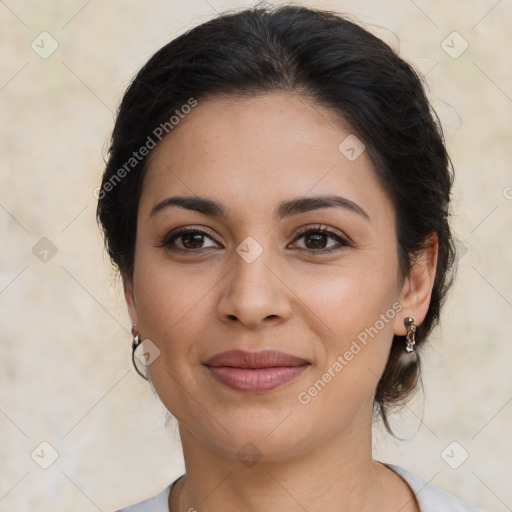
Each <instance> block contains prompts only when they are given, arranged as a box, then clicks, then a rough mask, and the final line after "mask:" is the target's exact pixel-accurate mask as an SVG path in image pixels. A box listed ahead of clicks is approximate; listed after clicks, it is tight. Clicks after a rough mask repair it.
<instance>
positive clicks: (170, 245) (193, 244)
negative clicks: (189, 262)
mask: <svg viewBox="0 0 512 512" xmlns="http://www.w3.org/2000/svg"><path fill="white" fill-rule="evenodd" d="M207 240H210V241H211V242H213V243H211V244H209V245H204V244H205V242H207ZM160 247H165V248H166V249H170V250H181V251H190V252H198V251H200V250H203V249H209V248H211V247H218V244H217V242H215V240H213V238H212V236H211V235H210V234H209V233H207V232H206V231H203V230H200V229H190V228H181V229H179V230H177V231H173V232H172V233H170V234H169V235H167V236H166V237H165V238H164V239H163V240H162V243H161V244H160Z"/></svg>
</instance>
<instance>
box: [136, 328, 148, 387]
mask: <svg viewBox="0 0 512 512" xmlns="http://www.w3.org/2000/svg"><path fill="white" fill-rule="evenodd" d="M136 327H137V326H136V325H134V326H133V327H132V336H133V342H132V364H133V367H134V368H135V371H136V372H137V373H138V374H139V375H140V376H141V377H142V378H143V379H144V380H148V378H147V377H146V376H145V375H144V374H143V373H142V372H141V371H140V370H139V367H138V366H137V364H136V363H135V351H136V350H137V348H138V346H139V345H140V344H141V343H142V340H141V339H140V334H139V331H138V330H137V329H136Z"/></svg>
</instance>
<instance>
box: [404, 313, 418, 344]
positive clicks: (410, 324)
mask: <svg viewBox="0 0 512 512" xmlns="http://www.w3.org/2000/svg"><path fill="white" fill-rule="evenodd" d="M404 325H405V327H406V328H407V335H406V336H405V341H406V343H407V346H406V347H405V350H406V351H407V352H409V353H411V352H414V345H415V344H416V329H417V328H418V326H417V325H416V324H415V323H414V318H412V317H410V316H408V317H406V318H404Z"/></svg>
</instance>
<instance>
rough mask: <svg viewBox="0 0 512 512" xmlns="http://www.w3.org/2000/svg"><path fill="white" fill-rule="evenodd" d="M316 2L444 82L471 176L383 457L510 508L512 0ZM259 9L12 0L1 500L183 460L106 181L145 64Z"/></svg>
mask: <svg viewBox="0 0 512 512" xmlns="http://www.w3.org/2000/svg"><path fill="white" fill-rule="evenodd" d="M304 3H305V4H306V5H312V6H316V7H324V8H330V9H333V10H336V11H338V12H347V13H350V14H352V15H354V16H355V17H356V18H357V19H358V20H359V21H360V22H361V23H362V24H363V25H365V26H366V27H367V28H368V29H370V30H371V31H372V32H374V33H375V34H376V35H378V36H380V37H382V38H383V39H385V40H386V41H387V42H388V43H390V44H391V45H392V46H393V47H395V48H399V50H400V55H401V56H402V57H404V58H405V59H407V60H408V61H410V62H412V63H413V64H414V65H415V66H416V67H417V68H418V69H419V70H421V71H422V72H423V73H424V74H426V78H427V81H428V84H429V95H430V98H431V101H432V103H433V105H434V107H435V108H436V110H437V112H438V114H439V116H440V118H441V120H442V122H443V124H444V128H445V134H446V139H447V144H448V149H449V151H450V154H451V157H452V159H453V163H454V165H455V169H456V173H457V182H456V186H455V198H454V199H455V200H454V205H453V207H454V228H455V230H456V233H457V235H458V237H459V239H460V243H459V247H460V250H461V259H460V266H459V275H458V281H457V284H456V285H455V287H454V288H453V290H452V293H451V297H450V300H449V302H448V303H447V304H446V307H445V310H444V316H443V321H442V325H441V327H440V328H439V329H438V330H437V331H436V335H435V336H434V338H433V340H432V345H431V348H430V349H429V350H428V351H426V352H425V354H424V359H423V361H424V381H425V392H424V394H423V395H418V398H417V399H416V400H415V401H413V402H412V403H411V404H410V406H409V407H407V408H406V409H405V410H404V411H403V412H402V413H401V414H399V415H397V416H396V417H395V421H394V425H395V427H396V428H397V432H398V434H399V435H400V436H401V437H403V438H406V440H405V441H403V442H398V441H395V440H393V439H390V438H389V437H388V436H386V435H384V433H383V432H382V430H380V429H378V428H377V429H376V433H375V441H376V445H375V457H376V458H378V459H379V460H383V461H387V462H392V463H396V464H399V465H402V466H405V467H407V468H408V469H410V470H412V471H414V472H416V473H417V474H418V475H419V476H421V477H422V478H423V479H424V480H427V481H431V482H432V483H433V484H435V485H438V486H441V487H444V488H445V489H447V490H448V491H450V492H452V493H454V494H456V495H458V496H460V497H461V498H462V499H463V500H464V501H467V502H468V503H470V504H473V505H475V506H477V507H480V508H482V509H483V510H486V511H493V512H502V511H507V510H512V487H511V486H510V482H511V478H512V436H511V435H510V432H511V426H512V379H511V377H510V376H511V369H512V337H511V332H512V320H511V318H512V271H511V268H512V265H511V257H510V249H511V241H510V239H511V237H510V234H511V232H512V171H511V162H512V129H511V119H512V76H511V73H512V66H511V65H510V48H511V47H512V31H511V27H512V2H510V1H509V0H502V1H496V0H481V1H465V0H464V1H463V0H453V1H451V2H443V1H441V0H431V1H428V0H415V1H412V0H409V1H408V0H397V1H393V2H391V1H390V0H386V1H377V0H357V1H356V0H353V1H331V2H304ZM253 4H254V2H253V3H251V2H248V1H246V2H243V1H240V2H234V1H233V2H231V1H227V0H191V1H187V2H178V1H173V0H167V1H163V0H151V1H144V2H143V1H134V0H124V1H120V0H89V1H87V0H72V1H71V0H70V1H64V0H61V1H58V0H55V1H50V0H49V1H42V0H41V1H27V0H0V34H1V35H0V48H1V66H0V112H1V116H0V119H1V129H2V133H1V139H0V155H1V157H0V158H1V165H0V172H1V178H2V187H1V189H0V226H1V242H2V243H1V244H0V326H1V328H0V348H1V358H0V434H1V435H0V461H1V462H0V511H2V512H4V511H5V512H7V511H18V512H19V511H29V510H30V511H49V510H52V511H53V512H59V511H70V510H73V511H75V512H89V511H91V512H93V511H96V510H100V511H105V512H107V511H109V510H114V509H115V508H117V507H120V506H121V505H125V504H128V503H132V502H134V501H137V500H140V499H142V498H145V497H148V496H150V495H152V494H154V493H156V492H157V491H159V490H161V489H162V488H163V487H164V486H166V485H167V484H168V483H169V482H170V481H171V480H172V479H174V478H175V477H177V476H178V475H180V474H181V473H182V472H183V462H182V458H181V453H180V445H179V441H178V436H177V433H176V428H175V425H169V426H167V427H166V426H165V415H164V413H163V410H162V406H161V405H160V404H159V403H158V401H157V399H156V398H155V397H154V396H153V394H152V392H151V390H150V389H149V387H148V385H146V384H145V383H144V382H143V381H142V379H140V378H139V377H138V376H137V375H136V374H135V373H134V371H133V370H132V369H131V365H130V359H129V358H130V344H131V337H130V334H129V328H130V323H129V320H128V316H127V314H126V311H125V307H124V303H123V298H122V295H121V288H120V287H119V285H118V281H117V278H116V276H115V275H114V273H113V272H112V269H111V268H110V266H109V263H108V260H107V258H106V256H105V254H104V251H103V246H102V240H101V237H100V235H99V232H98V229H97V227H96V224H95V217H94V213H95V202H96V200H95V197H94V195H93V191H94V189H95V188H96V187H97V186H98V185H99V180H100V175H101V172H102V167H103V160H102V158H103V154H104V152H105V150H106V147H107V143H108V139H109V136H110V132H111V130H112V127H113V119H114V114H113V113H114V112H115V110H116V108H117V105H118V102H119V101H120V99H121V96H122V93H123V91H124V89H125V87H126V86H127V85H128V83H129V81H130V79H131V77H132V76H133V74H134V73H135V72H136V71H137V70H138V69H139V67H140V66H142V65H143V64H144V63H145V61H146V60H147V59H148V58H149V57H150V56H151V55H152V54H153V53H154V52H155V51H156V50H157V49H158V48H160V47H161V46H162V45H163V44H165V43H166V42H168V41H169V40H170V39H172V38H174V37H175V36H177V35H178V34H180V33H182V32H183V31H184V30H186V29H188V28H191V27H192V26H194V25H196V24H198V23H200V22H203V21H205V20H207V19H209V18H211V17H213V16H214V15H215V14H216V11H218V12H221V11H223V10H225V9H231V8H235V7H242V6H249V5H253ZM454 31H456V32H457V33H458V34H452V33H453V32H454ZM42 32H47V34H42V35H41V33H42ZM443 41H444V42H443ZM56 45H58V47H57V46H56ZM466 45H468V47H467V49H465V48H466ZM53 50H55V51H53ZM52 51H53V53H51V52H52ZM44 237H46V238H47V239H48V240H47V239H45V238H44ZM41 239H43V240H41ZM420 418H422V420H421V419H420ZM43 442H44V443H49V444H43V445H41V443H43ZM453 442H456V443H458V444H456V445H451V443H453ZM447 447H448V448H447ZM466 452H467V455H468V458H467V460H465V461H464V462H463V463H461V461H462V460H463V459H464V458H465V456H466ZM459 464H460V465H459ZM450 465H451V466H458V467H457V468H453V467H450ZM44 466H48V467H47V469H44V468H43V467H44Z"/></svg>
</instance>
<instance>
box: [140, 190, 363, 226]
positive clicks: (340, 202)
mask: <svg viewBox="0 0 512 512" xmlns="http://www.w3.org/2000/svg"><path fill="white" fill-rule="evenodd" d="M172 206H179V207H181V208H185V209H187V210H192V211H195V212H198V213H202V214H204V215H209V216H211V217H218V218H222V219H226V218H227V216H228V209H227V208H226V207H225V206H224V205H223V204H222V203H219V202H217V201H214V200H212V199H207V198H205V197H199V196H173V197H168V198H166V199H164V200H163V201H160V202H159V203H157V204H156V205H155V206H153V208H152V209H151V212H150V214H149V216H150V218H151V217H153V216H154V215H156V214H157V213H159V212H161V211H163V210H165V209H167V208H170V207H172ZM333 207H338V208H344V209H346V210H349V211H351V212H354V213H357V214H358V215H360V216H361V217H363V218H364V219H366V220H370V216H369V215H368V214H367V213H366V212H365V211H364V210H363V209H362V208H361V207H360V206H359V205H357V204H356V203H354V201H351V200H350V199H347V198H345V197H341V196H335V195H328V196H313V197H299V198H296V199H291V200H288V201H282V202H281V203H279V205H278V207H277V209H276V217H277V218H278V219H279V220H281V219H284V218H285V217H290V216H292V215H298V214H300V213H305V212H309V211H313V210H319V209H321V208H333Z"/></svg>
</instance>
